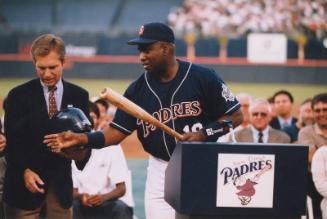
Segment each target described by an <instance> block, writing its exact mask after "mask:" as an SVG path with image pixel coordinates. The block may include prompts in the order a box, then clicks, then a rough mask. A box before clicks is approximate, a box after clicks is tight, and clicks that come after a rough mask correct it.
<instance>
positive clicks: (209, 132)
mask: <svg viewBox="0 0 327 219" xmlns="http://www.w3.org/2000/svg"><path fill="white" fill-rule="evenodd" d="M231 125H232V122H231V121H230V120H222V121H220V122H217V121H215V122H212V123H209V124H208V125H206V126H205V127H203V129H202V131H203V133H204V135H205V136H206V140H207V141H216V140H217V138H219V137H220V136H223V135H224V134H226V133H228V131H229V129H228V128H227V127H230V126H231Z"/></svg>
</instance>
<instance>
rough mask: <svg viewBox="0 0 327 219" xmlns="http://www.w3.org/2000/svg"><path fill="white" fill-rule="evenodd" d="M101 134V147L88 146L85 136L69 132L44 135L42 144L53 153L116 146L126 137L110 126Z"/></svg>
mask: <svg viewBox="0 0 327 219" xmlns="http://www.w3.org/2000/svg"><path fill="white" fill-rule="evenodd" d="M102 134H103V136H104V141H103V145H100V146H99V145H90V144H89V143H90V142H89V138H88V136H87V134H85V133H73V132H70V131H66V132H61V133H57V134H50V135H46V136H45V137H44V141H43V142H44V143H45V144H47V145H48V146H49V147H50V148H51V150H52V151H53V152H60V151H61V150H62V149H64V148H70V147H78V146H84V147H90V148H102V147H106V146H110V145H116V144H119V143H120V142H121V141H122V140H124V139H125V138H126V137H127V135H125V134H123V133H122V132H120V131H118V130H117V129H115V128H112V127H110V126H109V127H108V128H105V129H104V130H103V131H102ZM100 135H101V134H100Z"/></svg>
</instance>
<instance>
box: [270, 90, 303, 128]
mask: <svg viewBox="0 0 327 219" xmlns="http://www.w3.org/2000/svg"><path fill="white" fill-rule="evenodd" d="M273 100H274V108H275V110H276V117H275V118H273V119H272V120H271V122H270V126H271V127H272V128H274V129H278V130H281V129H282V128H284V127H286V126H288V125H292V124H295V123H296V122H297V119H296V118H295V117H293V116H292V108H293V102H294V98H293V96H292V94H291V93H290V92H288V91H286V90H280V91H277V92H276V93H275V94H274V95H273Z"/></svg>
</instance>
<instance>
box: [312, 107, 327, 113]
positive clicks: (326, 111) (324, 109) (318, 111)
mask: <svg viewBox="0 0 327 219" xmlns="http://www.w3.org/2000/svg"><path fill="white" fill-rule="evenodd" d="M313 111H314V112H315V113H320V112H324V113H327V108H321V109H314V110H313Z"/></svg>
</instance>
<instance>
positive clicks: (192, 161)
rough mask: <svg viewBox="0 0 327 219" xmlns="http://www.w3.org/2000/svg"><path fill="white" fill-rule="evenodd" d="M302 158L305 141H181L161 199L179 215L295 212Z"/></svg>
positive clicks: (302, 186) (300, 196)
mask: <svg viewBox="0 0 327 219" xmlns="http://www.w3.org/2000/svg"><path fill="white" fill-rule="evenodd" d="M307 159H308V147H307V146H305V145H291V144H253V143H203V142H180V143H179V144H178V145H177V146H176V148H175V151H174V153H173V155H172V157H171V159H170V162H169V164H168V167H167V169H166V181H165V200H166V201H167V202H168V203H169V204H170V205H171V206H172V207H173V208H174V209H175V210H176V218H178V219H191V218H192V219H200V218H201V219H204V218H205V219H216V218H264V219H267V218H300V217H301V215H305V214H306V196H307V190H306V186H307V172H308V162H307Z"/></svg>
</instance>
